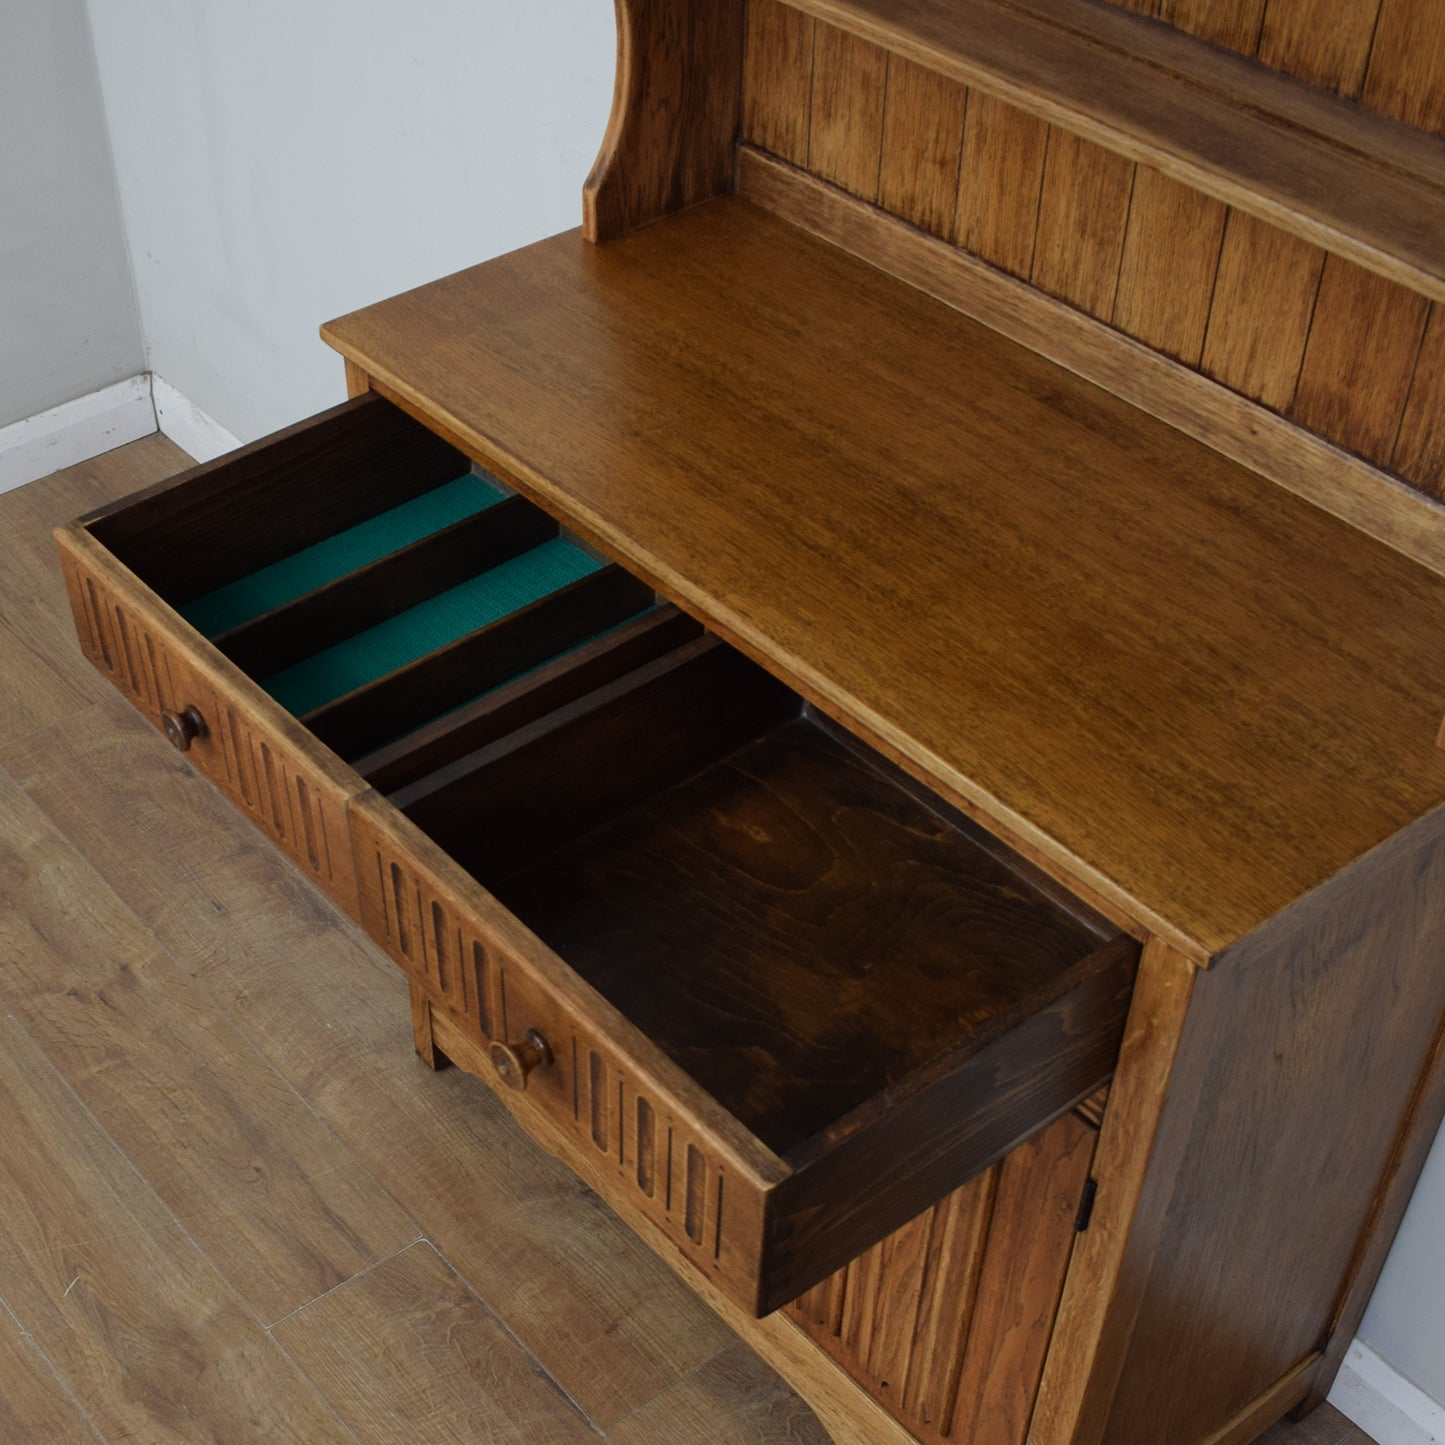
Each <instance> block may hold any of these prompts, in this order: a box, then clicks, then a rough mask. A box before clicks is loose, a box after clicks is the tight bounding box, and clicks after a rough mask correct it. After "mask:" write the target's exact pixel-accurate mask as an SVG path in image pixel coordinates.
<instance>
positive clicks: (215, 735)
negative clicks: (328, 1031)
mask: <svg viewBox="0 0 1445 1445" xmlns="http://www.w3.org/2000/svg"><path fill="white" fill-rule="evenodd" d="M57 541H58V543H59V546H60V553H61V565H62V568H63V570H64V574H65V580H66V587H67V590H68V592H69V594H70V601H71V608H72V610H73V612H74V614H75V624H76V633H77V636H78V638H79V641H80V645H81V650H82V651H83V652H84V653H85V655H86V656H87V657H88V658H89V659H90V661H91V662H92V663H93V664H94V665H95V666H96V668H97V669H98V670H99V671H100V672H101V674H102V675H103V676H104V677H106V678H108V679H109V680H110V681H111V682H112V683H113V684H114V685H115V687H116V688H117V689H118V690H119V691H120V692H121V693H122V694H123V695H124V696H125V697H126V698H128V699H129V700H130V701H131V702H132V703H133V704H134V705H135V706H136V708H137V709H138V710H139V711H140V712H141V713H142V714H143V715H144V716H146V717H147V718H149V719H150V721H151V722H152V723H154V724H155V726H156V727H157V728H159V729H160V730H161V732H162V733H164V734H165V735H166V736H167V738H168V739H169V740H170V741H171V742H172V744H173V745H175V746H177V747H180V748H181V749H182V750H183V751H184V753H185V756H186V758H187V760H188V761H189V762H190V763H192V765H193V766H195V767H196V768H197V769H198V770H199V771H200V772H201V773H203V774H204V775H205V776H206V777H207V778H209V779H210V780H211V782H213V783H214V784H215V785H216V786H217V787H218V788H220V789H221V790H222V792H224V793H225V794H226V795H227V796H228V797H229V798H230V799H231V801H232V802H233V803H235V804H236V805H237V806H238V807H239V808H240V809H241V811H242V812H244V813H245V814H246V816H247V817H248V818H250V820H251V821H252V822H253V823H254V824H255V825H256V827H258V828H259V829H260V830H261V831H262V832H263V833H264V834H265V835H266V836H267V837H268V838H270V839H271V841H272V842H273V843H275V844H276V845H277V846H278V847H279V848H280V849H281V850H282V851H283V852H284V853H285V854H286V855H287V856H288V857H289V858H291V860H292V861H293V862H294V863H296V865H297V866H298V867H299V868H300V869H301V870H302V871H303V872H304V873H305V874H306V875H307V876H308V877H309V878H311V879H312V880H313V881H314V882H315V883H316V884H317V885H318V886H319V887H321V888H322V889H323V890H324V891H325V892H326V893H327V894H328V895H329V896H330V897H331V898H333V899H334V900H335V901H336V902H337V903H338V904H340V905H341V906H342V907H343V908H344V909H345V910H346V911H347V912H348V913H350V914H351V915H352V916H353V917H355V916H356V915H357V911H358V904H357V895H356V876H355V871H354V868H353V866H352V860H351V845H350V841H349V838H348V836H347V826H346V799H347V797H348V795H349V794H350V793H351V792H353V791H355V790H356V789H357V788H359V787H360V786H361V784H360V780H359V779H358V778H356V777H355V775H354V774H352V773H351V771H350V769H349V768H346V767H345V766H344V765H343V764H341V763H340V762H339V761H338V760H336V759H335V758H334V757H333V756H332V755H331V754H330V753H329V752H327V751H326V750H325V749H323V748H321V747H320V746H319V745H318V744H316V743H315V742H314V741H311V740H310V739H309V738H308V737H307V735H306V734H305V733H304V731H302V730H301V729H300V728H299V727H298V726H297V725H296V724H295V723H294V722H293V721H292V720H291V719H289V718H288V717H287V716H286V715H285V714H284V713H282V712H281V710H280V709H279V708H278V707H277V706H276V705H275V703H273V702H272V701H271V699H269V698H268V697H266V696H265V694H264V693H262V692H261V691H260V690H259V689H258V688H256V687H255V686H254V685H253V684H251V683H250V682H249V680H248V679H246V678H245V677H243V676H242V675H240V674H239V673H238V672H236V670H235V668H234V667H232V666H231V664H229V663H228V662H227V661H226V659H225V658H224V657H222V656H221V655H220V653H219V652H217V651H216V650H215V648H213V647H212V646H211V645H210V644H209V643H207V642H206V641H205V639H204V638H202V637H201V636H200V635H199V634H197V633H196V632H195V631H194V629H192V628H191V627H190V625H189V624H188V623H186V622H185V621H183V620H182V619H181V618H180V617H179V616H177V615H176V613H175V612H174V611H172V609H171V608H170V607H168V606H167V605H166V604H165V603H164V602H162V601H160V600H159V599H158V598H157V597H156V596H155V595H154V593H152V592H151V591H150V589H149V588H147V587H146V586H145V584H144V583H142V582H140V581H139V580H138V579H137V578H136V577H135V576H134V575H133V574H131V573H130V572H129V570H128V569H127V568H125V567H124V566H122V565H121V564H120V563H119V562H117V561H116V560H115V558H114V557H112V556H111V555H110V553H109V552H107V551H106V550H105V549H104V548H103V547H101V546H100V545H99V544H98V543H96V542H95V541H94V539H93V538H91V537H90V536H89V535H88V534H87V533H86V532H85V531H84V530H82V529H81V528H79V527H69V528H64V529H62V530H61V531H60V532H59V533H57Z"/></svg>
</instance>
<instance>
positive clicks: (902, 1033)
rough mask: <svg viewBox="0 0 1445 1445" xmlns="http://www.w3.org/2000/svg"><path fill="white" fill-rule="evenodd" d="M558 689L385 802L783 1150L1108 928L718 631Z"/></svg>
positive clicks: (829, 1128) (982, 1033) (983, 1034)
mask: <svg viewBox="0 0 1445 1445" xmlns="http://www.w3.org/2000/svg"><path fill="white" fill-rule="evenodd" d="M554 701H557V703H558V705H557V706H555V707H553V708H552V709H551V710H549V711H546V712H541V711H540V710H538V709H535V708H534V709H532V711H531V714H530V715H529V717H528V718H527V720H526V721H525V722H524V723H523V724H522V725H520V726H518V727H516V728H515V729H514V730H512V731H510V732H506V733H504V734H498V733H496V732H494V734H493V735H492V736H491V737H490V738H489V739H487V740H485V741H482V740H480V739H478V738H476V737H473V738H472V739H470V740H469V741H471V742H479V743H480V745H479V746H475V747H471V748H466V747H463V746H462V745H461V744H460V743H458V744H456V745H453V746H451V747H450V748H449V749H448V748H434V751H433V753H432V758H433V761H436V762H438V764H439V765H438V766H436V767H435V768H433V769H432V770H431V771H429V772H426V773H424V774H421V775H418V770H417V769H412V770H411V771H410V773H409V774H407V775H406V776H407V777H408V779H409V780H408V781H405V782H404V783H402V785H401V786H398V787H396V788H394V789H393V790H392V791H391V797H392V801H393V802H394V803H395V804H396V805H397V806H398V807H400V808H401V809H402V810H403V811H404V812H405V813H406V814H407V815H408V816H409V817H410V819H411V820H412V821H413V822H414V823H415V824H416V825H417V826H419V827H420V828H421V829H422V830H423V831H424V832H426V833H427V834H429V835H430V836H431V837H432V838H433V839H434V840H435V841H436V842H437V843H438V844H440V845H441V846H442V847H443V848H445V849H446V850H447V851H448V852H449V853H450V854H452V856H453V857H454V858H455V859H456V860H457V861H458V862H460V863H461V864H462V865H463V866H464V867H465V868H467V869H468V870H469V871H470V872H471V873H472V874H473V876H474V877H475V878H476V879H477V880H478V881H479V882H480V883H482V884H483V885H484V886H485V887H486V888H487V889H488V890H489V891H491V892H492V893H493V894H494V895H495V896H496V897H497V898H498V899H499V900H500V901H501V902H502V903H503V904H505V905H506V906H507V907H508V908H509V909H510V910H511V911H512V912H513V913H515V914H516V915H517V916H518V917H520V918H521V919H522V921H523V922H525V923H526V924H527V925H528V926H529V927H530V928H531V929H532V930H533V931H534V932H535V933H537V934H538V935H539V936H540V937H541V938H542V939H543V940H544V941H545V942H546V943H547V944H549V945H550V946H551V947H552V948H553V949H554V950H555V951H556V952H557V953H558V954H559V955H560V956H561V957H562V958H563V959H564V960H565V961H566V962H567V963H568V965H569V966H570V967H572V968H573V969H574V970H575V971H576V972H577V973H579V974H580V975H581V976H582V977H584V978H585V979H586V980H587V981H588V982H589V983H590V984H591V985H592V986H593V987H595V988H596V989H597V990H598V991H599V992H600V993H601V994H602V995H603V996H604V997H605V998H607V999H608V1000H609V1001H610V1002H611V1003H612V1004H613V1005H614V1006H616V1007H617V1008H618V1009H619V1010H621V1011H622V1012H623V1013H624V1014H625V1015H626V1016H627V1017H628V1018H629V1019H631V1020H632V1021H633V1022H634V1023H635V1024H636V1025H638V1026H639V1027H640V1028H641V1029H642V1030H643V1031H644V1032H645V1033H646V1034H647V1035H648V1036H649V1037H650V1038H651V1039H653V1040H654V1041H655V1042H656V1043H657V1044H658V1045H659V1046H660V1047H661V1048H662V1050H663V1051H664V1052H665V1053H666V1054H668V1055H669V1056H670V1057H671V1058H672V1059H673V1060H674V1061H675V1062H676V1063H678V1064H679V1065H680V1066H681V1067H682V1068H683V1069H685V1070H686V1071H687V1072H688V1073H689V1074H690V1075H691V1076H692V1077H693V1078H694V1079H696V1080H697V1082H698V1083H699V1084H701V1085H702V1087H703V1088H704V1089H706V1090H707V1091H708V1092H709V1093H710V1094H712V1095H713V1097H714V1098H716V1099H717V1100H718V1101H719V1102H720V1103H722V1104H723V1105H724V1107H725V1108H727V1109H728V1110H729V1111H730V1112H731V1113H732V1114H733V1115H734V1116H735V1117H737V1118H738V1119H739V1120H741V1121H742V1122H743V1123H744V1124H745V1125H746V1126H747V1127H748V1128H749V1129H751V1130H752V1132H753V1133H754V1134H755V1135H756V1136H757V1137H758V1138H759V1139H760V1140H761V1141H762V1142H763V1143H764V1144H765V1145H767V1146H768V1147H769V1148H770V1149H772V1150H773V1152H774V1153H776V1154H778V1155H780V1156H781V1157H783V1158H785V1159H792V1160H798V1159H801V1158H803V1157H805V1156H807V1155H808V1154H809V1153H810V1152H813V1151H815V1150H816V1149H817V1148H818V1147H819V1145H818V1141H819V1140H820V1139H824V1138H830V1139H831V1138H836V1137H839V1135H840V1133H846V1132H848V1129H849V1127H850V1126H849V1123H848V1120H849V1119H850V1117H851V1118H854V1119H857V1118H861V1117H863V1116H865V1115H867V1114H868V1112H869V1107H870V1104H871V1105H872V1106H873V1107H874V1108H875V1110H876V1104H877V1101H878V1100H879V1098H880V1097H882V1096H892V1095H893V1094H895V1093H898V1092H900V1091H901V1092H903V1093H906V1092H907V1090H908V1088H910V1087H912V1086H913V1085H914V1084H916V1083H917V1082H918V1081H920V1080H926V1079H929V1078H932V1077H936V1075H937V1072H938V1070H939V1068H940V1067H946V1062H944V1063H941V1062H940V1061H946V1060H947V1059H948V1058H950V1057H951V1056H955V1055H956V1054H957V1053H958V1051H959V1050H960V1048H963V1049H967V1048H968V1047H970V1046H971V1045H974V1044H977V1045H982V1044H984V1043H987V1042H988V1041H989V1040H991V1039H993V1038H995V1037H997V1036H998V1035H999V1034H1000V1033H1001V1032H1004V1031H1006V1030H1008V1029H1009V1028H1012V1027H1014V1026H1015V1025H1016V1024H1018V1022H1019V1021H1020V1020H1021V1019H1025V1018H1028V1017H1030V1016H1032V1015H1033V1014H1034V1013H1036V1012H1037V1011H1038V1010H1039V1009H1040V1008H1041V1007H1043V1006H1045V1005H1046V1004H1047V1002H1048V1001H1049V1000H1051V999H1053V998H1057V997H1059V996H1060V995H1061V994H1063V993H1064V992H1066V991H1067V990H1068V989H1069V988H1070V987H1071V986H1072V980H1073V975H1074V971H1075V970H1076V968H1077V967H1078V966H1079V965H1080V963H1081V960H1084V959H1085V958H1086V957H1087V956H1089V955H1090V954H1092V953H1094V952H1095V951H1096V950H1097V949H1098V948H1099V947H1100V945H1101V944H1102V943H1103V942H1104V941H1105V940H1107V939H1109V938H1111V937H1112V936H1113V935H1114V933H1115V932H1116V930H1114V929H1113V928H1112V927H1110V926H1109V925H1108V924H1107V923H1106V922H1105V921H1104V920H1102V919H1099V918H1097V917H1095V916H1093V915H1092V914H1090V913H1089V912H1088V911H1087V910H1085V909H1084V908H1083V907H1082V906H1081V905H1079V904H1077V903H1076V902H1075V901H1074V900H1072V899H1070V898H1069V897H1068V896H1067V895H1065V894H1063V893H1062V892H1061V891H1060V890H1058V889H1057V888H1056V887H1055V886H1054V885H1052V884H1051V883H1050V882H1049V881H1048V880H1046V879H1044V878H1043V877H1042V876H1040V875H1037V874H1036V873H1035V871H1034V870H1033V869H1032V868H1031V867H1030V866H1029V865H1028V864H1026V863H1025V862H1024V861H1023V860H1021V859H1019V858H1017V857H1015V856H1013V855H1011V854H1009V853H1008V852H1007V851H1006V850H1004V849H1003V848H1002V847H1001V846H1000V845H999V844H997V843H996V842H995V841H994V840H992V839H990V838H989V837H988V836H987V835H985V834H984V833H982V832H981V830H979V829H977V828H976V827H975V826H974V825H973V824H972V823H970V822H969V821H968V820H967V819H966V818H964V817H963V816H962V815H961V814H958V813H957V812H955V811H954V810H952V809H950V808H948V807H947V806H946V805H944V804H942V803H941V802H940V800H938V799H937V798H935V797H934V796H933V795H931V794H929V793H927V792H925V791H924V790H922V789H921V788H920V787H919V786H918V785H916V784H915V783H914V782H913V781H912V780H911V779H909V778H907V777H906V776H905V775H903V774H902V773H900V772H899V771H898V770H897V769H895V768H893V767H892V766H891V765H890V764H889V763H887V762H886V761H885V760H883V759H882V758H880V757H879V756H877V755H876V754H874V753H872V752H870V751H869V750H867V749H865V748H863V747H862V746H861V745H859V744H857V743H856V742H855V741H853V740H851V739H850V738H848V737H847V736H846V735H845V734H841V733H840V732H839V731H837V730H836V729H834V728H833V727H832V726H831V725H830V724H829V723H828V722H827V721H826V720H825V719H823V718H821V717H820V716H818V715H817V714H815V713H814V712H813V711H812V710H811V709H809V708H808V707H806V706H805V705H804V704H803V703H802V701H801V700H800V699H799V698H798V697H797V696H796V694H794V693H792V692H790V691H789V690H788V689H787V688H785V687H784V686H782V685H781V684H780V683H778V682H777V681H775V680H774V679H773V678H771V677H770V676H769V675H768V674H766V673H765V672H763V671H762V670H761V669H759V668H758V667H756V666H755V665H754V664H752V663H751V662H749V661H748V660H747V659H745V658H744V657H742V656H741V655H740V654H738V653H737V652H735V651H733V650H732V649H730V648H728V647H726V646H725V645H723V644H721V643H720V642H718V641H717V640H716V639H713V638H710V637H694V638H692V639H691V640H688V641H685V642H683V643H682V644H681V645H680V646H674V647H672V648H671V649H670V650H669V651H667V652H666V653H664V654H662V655H660V656H655V657H653V658H651V659H650V660H648V661H646V662H645V663H643V664H642V665H641V666H638V667H635V668H633V669H632V670H631V671H629V672H627V673H625V674H623V675H620V676H614V677H612V678H611V679H610V680H609V681H607V682H605V683H604V684H603V685H601V686H598V687H595V688H593V689H592V690H590V691H586V692H577V691H575V690H574V692H573V694H572V695H571V696H570V697H566V698H561V699H558V698H555V697H554ZM397 776H398V777H400V776H402V774H398V775H397ZM1099 1082H1101V1080H1099V1079H1093V1080H1090V1081H1089V1087H1090V1088H1092V1087H1095V1086H1097V1084H1098V1083H1099ZM1071 1102H1074V1101H1073V1100H1063V1101H1061V1102H1060V1104H1059V1107H1061V1108H1062V1107H1067V1106H1068V1104H1069V1103H1071ZM1039 1122H1044V1121H1042V1120H1041V1121H1039Z"/></svg>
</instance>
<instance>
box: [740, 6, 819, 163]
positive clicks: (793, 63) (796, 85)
mask: <svg viewBox="0 0 1445 1445" xmlns="http://www.w3.org/2000/svg"><path fill="white" fill-rule="evenodd" d="M815 23H816V22H815V21H814V20H813V18H812V17H811V16H809V15H803V14H802V13H800V12H799V11H797V10H794V9H793V7H792V6H791V5H785V4H783V3H782V0H748V33H747V53H746V56H745V57H744V62H743V122H742V123H743V134H744V135H745V136H746V137H747V138H748V140H750V141H751V142H752V143H753V144H754V145H758V146H761V147H762V148H763V149H764V150H767V151H771V152H772V153H773V154H774V155H778V156H782V157H783V159H784V160H789V161H793V162H794V163H795V164H797V165H806V164H807V161H808V132H809V122H810V117H811V114H812V98H813V27H814V25H815Z"/></svg>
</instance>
